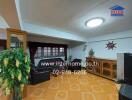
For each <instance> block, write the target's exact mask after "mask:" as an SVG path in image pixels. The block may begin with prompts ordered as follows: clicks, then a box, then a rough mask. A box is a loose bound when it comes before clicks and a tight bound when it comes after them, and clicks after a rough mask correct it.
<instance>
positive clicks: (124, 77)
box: [117, 53, 132, 85]
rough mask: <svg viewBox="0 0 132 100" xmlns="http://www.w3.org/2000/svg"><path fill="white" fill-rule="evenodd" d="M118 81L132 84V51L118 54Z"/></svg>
mask: <svg viewBox="0 0 132 100" xmlns="http://www.w3.org/2000/svg"><path fill="white" fill-rule="evenodd" d="M117 81H119V82H122V83H125V84H130V85H132V53H118V54H117Z"/></svg>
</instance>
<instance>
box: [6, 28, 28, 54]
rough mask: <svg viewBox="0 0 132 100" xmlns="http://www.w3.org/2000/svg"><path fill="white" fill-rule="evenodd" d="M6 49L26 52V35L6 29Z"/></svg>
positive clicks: (23, 32)
mask: <svg viewBox="0 0 132 100" xmlns="http://www.w3.org/2000/svg"><path fill="white" fill-rule="evenodd" d="M7 48H23V49H24V51H25V52H26V48H27V33H26V32H25V31H21V30H16V29H11V28H8V29H7Z"/></svg>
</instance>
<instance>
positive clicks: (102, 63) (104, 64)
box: [86, 57, 117, 80]
mask: <svg viewBox="0 0 132 100" xmlns="http://www.w3.org/2000/svg"><path fill="white" fill-rule="evenodd" d="M86 62H87V66H86V70H87V72H90V73H93V74H96V75H99V76H102V77H105V78H108V79H111V80H115V79H116V74H117V72H116V70H117V69H116V68H117V67H116V60H110V59H101V58H91V57H89V58H86Z"/></svg>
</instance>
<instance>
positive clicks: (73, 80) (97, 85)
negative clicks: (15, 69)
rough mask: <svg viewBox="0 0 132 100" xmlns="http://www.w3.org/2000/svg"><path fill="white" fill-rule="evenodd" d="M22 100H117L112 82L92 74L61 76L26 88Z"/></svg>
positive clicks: (116, 91)
mask: <svg viewBox="0 0 132 100" xmlns="http://www.w3.org/2000/svg"><path fill="white" fill-rule="evenodd" d="M24 100H118V90H117V87H116V84H115V83H114V82H113V81H110V80H107V79H104V78H101V77H98V76H95V75H92V74H85V75H84V74H79V75H78V74H76V75H75V74H71V75H69V74H63V75H59V76H57V77H51V80H50V81H47V82H43V83H41V84H38V85H32V86H28V88H27V97H26V98H25V99H24Z"/></svg>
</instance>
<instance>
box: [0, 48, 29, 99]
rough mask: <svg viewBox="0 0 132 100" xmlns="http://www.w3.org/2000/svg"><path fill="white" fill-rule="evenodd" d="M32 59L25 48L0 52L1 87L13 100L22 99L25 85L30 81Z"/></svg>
mask: <svg viewBox="0 0 132 100" xmlns="http://www.w3.org/2000/svg"><path fill="white" fill-rule="evenodd" d="M29 73H30V59H29V56H28V55H25V53H24V51H23V49H9V50H5V51H3V52H1V53H0V88H1V89H2V93H3V94H4V95H5V96H8V95H10V94H12V99H11V100H22V92H23V88H24V85H25V84H27V83H28V76H29Z"/></svg>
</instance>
